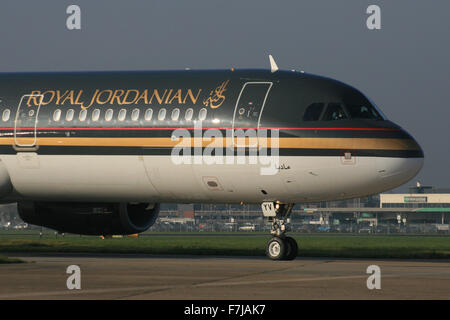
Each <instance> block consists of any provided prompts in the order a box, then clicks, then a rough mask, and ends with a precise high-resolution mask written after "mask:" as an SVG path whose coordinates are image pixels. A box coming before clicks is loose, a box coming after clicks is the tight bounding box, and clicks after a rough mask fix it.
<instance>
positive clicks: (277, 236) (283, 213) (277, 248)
mask: <svg viewBox="0 0 450 320" xmlns="http://www.w3.org/2000/svg"><path fill="white" fill-rule="evenodd" d="M293 206H294V204H280V203H274V202H264V203H263V204H262V206H261V207H262V210H263V214H264V216H265V217H268V218H269V221H270V222H272V229H271V232H270V233H271V234H272V236H273V237H272V238H271V239H270V240H269V241H268V242H267V245H266V255H267V257H269V259H271V260H294V259H295V258H296V257H297V254H298V245H297V242H296V241H295V239H294V238H292V237H288V236H286V232H287V231H288V230H289V226H288V219H287V218H288V217H289V216H290V214H291V211H292V208H293Z"/></svg>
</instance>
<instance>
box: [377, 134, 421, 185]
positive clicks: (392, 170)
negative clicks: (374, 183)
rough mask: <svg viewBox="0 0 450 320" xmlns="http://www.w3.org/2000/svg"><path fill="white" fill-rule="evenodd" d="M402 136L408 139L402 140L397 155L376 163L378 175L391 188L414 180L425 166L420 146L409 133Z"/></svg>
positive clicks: (383, 158) (379, 159)
mask: <svg viewBox="0 0 450 320" xmlns="http://www.w3.org/2000/svg"><path fill="white" fill-rule="evenodd" d="M402 134H403V135H404V136H406V137H408V138H406V139H402V140H403V142H402V143H401V144H402V146H399V148H398V150H396V151H395V153H396V154H394V156H392V157H380V158H378V159H377V161H376V167H377V173H378V175H379V176H380V177H381V179H382V180H383V184H386V186H389V187H390V188H395V187H398V186H400V185H402V184H404V183H406V182H408V181H409V180H411V179H412V178H414V177H415V176H416V175H417V174H418V173H419V171H420V170H421V169H422V167H423V164H424V153H423V150H422V148H421V147H420V145H419V144H418V143H417V142H416V140H414V138H413V137H411V136H410V135H409V134H408V133H407V132H405V131H403V130H402Z"/></svg>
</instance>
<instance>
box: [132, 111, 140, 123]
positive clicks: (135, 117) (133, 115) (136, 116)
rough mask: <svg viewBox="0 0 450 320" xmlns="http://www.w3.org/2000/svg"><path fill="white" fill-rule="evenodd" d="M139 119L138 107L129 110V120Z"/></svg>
mask: <svg viewBox="0 0 450 320" xmlns="http://www.w3.org/2000/svg"><path fill="white" fill-rule="evenodd" d="M138 119H139V109H134V110H133V111H132V112H131V120H133V121H137V120H138Z"/></svg>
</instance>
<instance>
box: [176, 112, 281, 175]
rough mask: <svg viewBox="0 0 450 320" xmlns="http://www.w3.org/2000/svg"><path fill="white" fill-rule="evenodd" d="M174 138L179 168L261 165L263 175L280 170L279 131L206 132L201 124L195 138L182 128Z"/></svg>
mask: <svg viewBox="0 0 450 320" xmlns="http://www.w3.org/2000/svg"><path fill="white" fill-rule="evenodd" d="M223 130H225V136H224V135H223V133H222V132H223ZM171 139H172V141H174V142H177V144H176V145H175V146H174V147H173V149H172V153H171V159H172V162H173V163H174V164H176V165H181V164H194V165H195V164H206V165H213V164H220V165H244V164H248V165H259V168H260V174H261V175H275V174H277V173H278V171H279V162H280V160H279V129H256V128H239V129H233V128H226V129H222V130H220V129H218V128H208V129H206V130H204V129H203V128H202V122H201V121H198V122H196V123H195V126H194V130H193V135H192V134H191V131H189V130H188V129H181V128H180V129H176V130H174V131H173V132H172V136H171Z"/></svg>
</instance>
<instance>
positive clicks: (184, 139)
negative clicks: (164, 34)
mask: <svg viewBox="0 0 450 320" xmlns="http://www.w3.org/2000/svg"><path fill="white" fill-rule="evenodd" d="M0 99H1V101H0V135H1V136H0V160H1V163H0V196H1V197H2V198H1V199H2V201H3V202H10V201H21V200H36V201H55V200H57V201H87V202H89V201H103V202H189V203H191V202H218V203H240V202H245V203H261V202H264V201H280V202H286V203H298V202H310V201H324V200H333V199H344V198H352V197H360V196H365V195H369V194H375V193H378V192H382V191H386V190H389V189H392V188H395V187H397V186H399V185H401V184H403V183H405V182H407V181H408V180H410V179H411V178H413V177H414V176H415V175H416V174H417V172H418V171H419V170H420V168H421V167H422V165H423V157H424V155H423V152H422V150H421V148H420V146H419V145H418V144H417V143H416V141H415V140H414V139H413V138H412V137H411V136H410V135H409V134H408V133H406V132H405V131H404V130H403V129H402V128H400V127H399V126H398V125H396V124H394V123H393V122H391V121H389V120H387V119H386V118H385V117H384V116H383V114H382V113H381V111H380V110H379V109H378V108H377V107H375V106H374V105H373V103H371V102H370V101H369V100H368V99H367V98H366V97H365V96H364V95H363V94H362V93H360V92H359V91H358V90H356V89H355V88H352V87H350V86H348V85H346V84H343V83H341V82H338V81H335V80H332V79H328V78H323V77H319V76H314V75H309V74H304V73H299V72H288V71H277V72H273V73H271V72H270V71H266V70H217V71H165V72H70V73H69V72H68V73H14V74H12V73H4V74H0ZM255 134H256V136H255ZM241 138H242V139H241Z"/></svg>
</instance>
